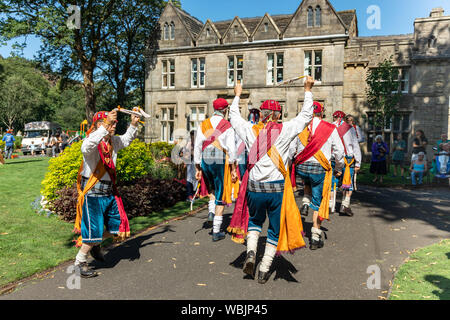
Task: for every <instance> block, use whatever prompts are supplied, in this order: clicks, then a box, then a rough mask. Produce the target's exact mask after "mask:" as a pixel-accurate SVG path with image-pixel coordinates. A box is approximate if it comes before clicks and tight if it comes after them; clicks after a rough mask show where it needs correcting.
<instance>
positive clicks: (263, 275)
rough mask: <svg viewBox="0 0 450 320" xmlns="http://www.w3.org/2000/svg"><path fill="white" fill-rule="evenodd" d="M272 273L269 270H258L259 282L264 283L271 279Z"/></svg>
mask: <svg viewBox="0 0 450 320" xmlns="http://www.w3.org/2000/svg"><path fill="white" fill-rule="evenodd" d="M269 277H270V273H269V272H262V271H258V283H260V284H264V283H266V282H267V280H269Z"/></svg>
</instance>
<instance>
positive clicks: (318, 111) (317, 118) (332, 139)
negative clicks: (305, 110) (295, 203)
mask: <svg viewBox="0 0 450 320" xmlns="http://www.w3.org/2000/svg"><path fill="white" fill-rule="evenodd" d="M324 112H325V110H324V108H323V106H322V105H321V104H320V103H319V102H316V101H315V102H314V118H313V120H312V121H311V123H310V124H309V125H308V127H307V128H305V130H303V132H302V133H301V134H299V135H298V137H297V138H296V139H295V140H294V141H293V142H292V144H291V146H290V149H291V150H290V153H291V154H294V155H297V156H296V157H295V160H294V165H295V167H296V172H297V174H298V175H300V177H301V178H302V179H303V181H304V182H305V185H307V186H308V187H305V195H304V197H303V206H305V205H307V206H309V208H311V209H312V210H314V215H313V227H312V228H311V233H312V236H311V243H310V249H311V250H316V249H318V248H322V247H323V246H324V241H323V235H322V230H320V226H321V224H322V221H323V220H329V207H328V206H329V199H330V190H331V182H332V176H333V169H332V167H331V164H330V158H331V156H332V154H333V155H334V158H335V160H336V169H335V170H336V171H337V173H336V175H338V176H340V174H341V173H340V172H339V171H340V170H341V168H342V166H343V160H342V159H343V157H344V147H343V145H342V142H341V140H340V138H339V134H338V132H337V129H336V127H335V126H334V125H332V124H331V123H329V122H326V121H323V120H322V119H323V115H324Z"/></svg>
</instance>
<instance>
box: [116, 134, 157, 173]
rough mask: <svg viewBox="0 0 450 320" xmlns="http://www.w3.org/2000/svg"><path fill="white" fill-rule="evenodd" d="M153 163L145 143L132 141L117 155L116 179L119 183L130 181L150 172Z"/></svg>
mask: <svg viewBox="0 0 450 320" xmlns="http://www.w3.org/2000/svg"><path fill="white" fill-rule="evenodd" d="M153 164H154V161H153V158H152V155H151V153H150V152H149V150H148V147H147V144H146V143H145V142H142V141H139V140H138V139H136V140H134V141H133V143H132V144H131V145H130V146H128V147H127V148H125V149H122V150H120V151H119V154H118V155H117V178H118V179H119V181H132V180H136V179H137V178H140V177H142V176H145V175H146V174H148V173H149V172H150V169H151V167H152V166H153Z"/></svg>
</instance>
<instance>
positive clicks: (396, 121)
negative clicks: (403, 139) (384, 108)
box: [393, 116, 402, 132]
mask: <svg viewBox="0 0 450 320" xmlns="http://www.w3.org/2000/svg"><path fill="white" fill-rule="evenodd" d="M401 120H402V119H401V117H400V116H395V117H394V128H393V129H394V131H395V132H398V131H400V123H401Z"/></svg>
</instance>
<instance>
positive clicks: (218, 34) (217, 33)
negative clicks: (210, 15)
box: [196, 19, 222, 40]
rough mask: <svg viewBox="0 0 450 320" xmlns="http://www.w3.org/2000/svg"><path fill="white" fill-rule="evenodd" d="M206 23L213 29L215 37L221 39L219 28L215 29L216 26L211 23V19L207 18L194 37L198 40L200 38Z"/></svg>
mask: <svg viewBox="0 0 450 320" xmlns="http://www.w3.org/2000/svg"><path fill="white" fill-rule="evenodd" d="M208 25H210V26H211V28H212V29H213V31H214V33H215V34H216V36H217V38H219V39H221V38H222V36H221V34H220V32H219V30H217V28H216V26H215V25H214V23H213V22H212V21H211V20H209V19H208V20H206V22H205V24H204V25H203V28H202V29H201V30H200V32H199V33H198V35H197V38H196V39H197V40H198V38H200V35H201V34H202V33H203V31H204V30H205V29H206V27H207V26H208Z"/></svg>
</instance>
